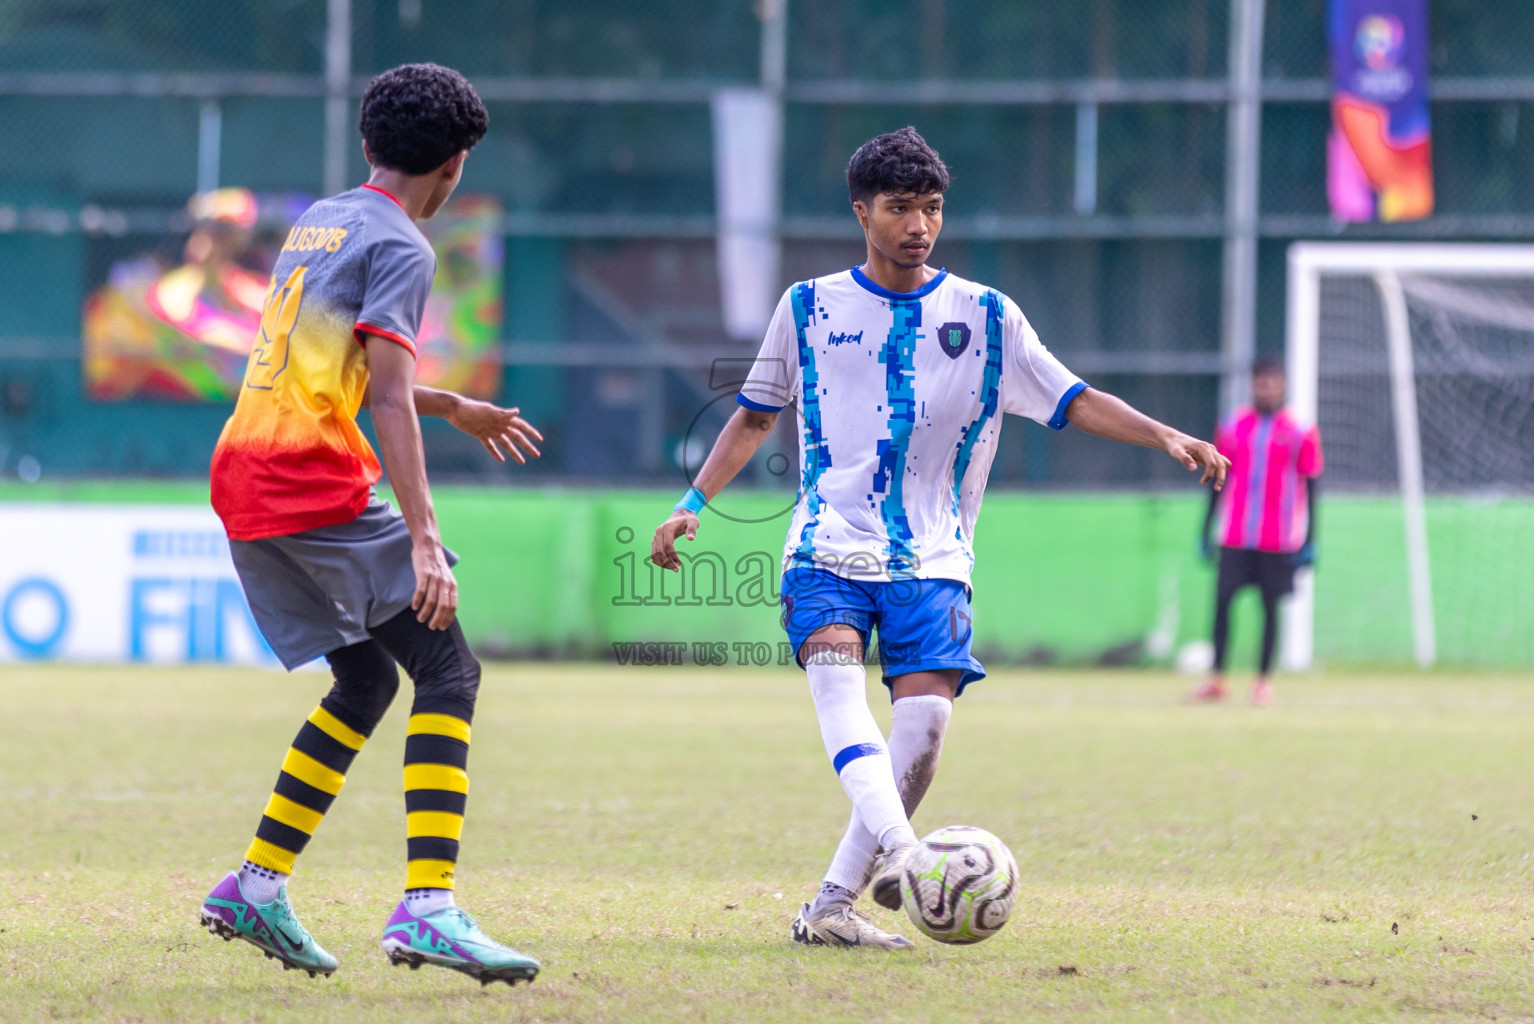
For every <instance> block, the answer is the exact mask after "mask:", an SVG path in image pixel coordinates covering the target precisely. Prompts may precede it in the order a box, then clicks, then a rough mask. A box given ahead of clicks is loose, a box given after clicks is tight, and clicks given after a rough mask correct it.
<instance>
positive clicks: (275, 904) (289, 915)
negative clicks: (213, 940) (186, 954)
mask: <svg viewBox="0 0 1534 1024" xmlns="http://www.w3.org/2000/svg"><path fill="white" fill-rule="evenodd" d="M201 916H202V923H203V926H204V927H206V928H207V929H208V931H209V932H211V933H213V934H214V935H217V936H219V937H221V938H222V939H223V940H224V941H225V942H228V941H229V940H230V939H236V938H238V939H244V940H245V941H246V942H248V943H250V944H251V945H252V946H255V947H256V948H257V949H259V950H261V952H263V953H265V954H266V956H267V959H269V960H280V961H282V969H283V970H285V971H308V972H309V977H311V978H312V977H314V976H315V975H316V974H323V975H324V976H325V977H327V978H328V977H330V975H331V973H332V972H334V971H335V969H336V967H337V966H338V964H337V963H336V958H335V957H333V956H331V955H330V954H329V953H327V952H325V948H324V947H323V946H321V945H320V944H319V943H318V942H316V941H314V936H313V935H310V934H309V930H308V929H307V928H305V927H304V926H303V925H302V924H300V923H299V921H298V918H297V916H295V915H294V913H293V904H292V903H290V902H288V887H287V886H285V885H284V886H283V887H282V888H281V889H279V890H278V891H277V898H276V899H275V900H272V902H270V903H253V902H251V901H250V900H248V899H246V898H245V893H244V890H242V889H241V888H240V876H239V875H238V874H236V873H235V872H233V871H231V872H229V874H228V876H227V877H226V878H225V879H224V880H223V881H222V882H220V883H218V885H217V886H216V887H215V888H214V890H213V891H212V892H210V893H208V897H207V899H205V900H203V901H202V914H201Z"/></svg>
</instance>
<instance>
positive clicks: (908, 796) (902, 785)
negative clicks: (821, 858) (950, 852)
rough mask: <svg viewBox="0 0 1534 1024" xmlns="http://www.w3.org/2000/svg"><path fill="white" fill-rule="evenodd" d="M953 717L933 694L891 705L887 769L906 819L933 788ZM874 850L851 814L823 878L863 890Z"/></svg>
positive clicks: (876, 845) (948, 707)
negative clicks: (933, 779) (898, 794)
mask: <svg viewBox="0 0 1534 1024" xmlns="http://www.w3.org/2000/svg"><path fill="white" fill-rule="evenodd" d="M952 715H953V701H951V700H949V699H948V698H947V697H940V696H938V695H936V694H924V695H922V696H919V697H902V698H900V699H899V700H897V701H895V706H894V708H893V709H892V716H891V717H892V720H891V722H890V745H889V750H890V767H891V769H892V771H893V773H894V777H895V778H896V779H897V780H899V781H898V783H897V785H898V787H899V790H900V800H901V803H902V804H903V805H904V807H905V812H906V815H907V817H909V816H910V815H913V814H915V813H916V808H917V807H918V806H920V804H921V800H922V797H924V796H926V795H927V787H928V786H930V785H931V784H932V776H933V775H934V774H935V772H936V770H937V760H938V756H939V755H940V754H941V753H942V751H943V737H944V736H945V735H946V734H947V732H948V719H949V718H950V717H951V716H952ZM878 852H879V842H878V840H876V839H875V838H874V837H873V834H872V833H870V832H869V831H868V829H867V828H865V827H864V826H863V822H862V819H860V818H859V817H858V814H857V811H856V810H854V811H853V812H852V820H851V821H849V822H848V823H847V831H846V833H845V834H844V835H843V836H842V841H841V843H840V844H839V845H838V846H837V847H836V855H835V856H834V857H832V858H831V866H830V867H829V868H827V869H826V877H825V880H826V881H827V882H829V883H831V884H832V885H835V886H838V887H840V888H843V889H851V890H852V891H853V892H857V893H860V892H862V891H863V889H864V888H865V887H866V886H867V885H868V882H869V876H870V875H871V874H873V867H874V857H875V856H876V855H877V854H878Z"/></svg>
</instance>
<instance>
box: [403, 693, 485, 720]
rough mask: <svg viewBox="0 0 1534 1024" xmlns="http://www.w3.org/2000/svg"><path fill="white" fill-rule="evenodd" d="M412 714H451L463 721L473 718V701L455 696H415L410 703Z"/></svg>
mask: <svg viewBox="0 0 1534 1024" xmlns="http://www.w3.org/2000/svg"><path fill="white" fill-rule="evenodd" d="M410 713H411V714H412V715H452V716H453V717H454V718H461V719H463V720H464V721H465V722H472V721H473V720H474V702H473V701H468V700H461V699H459V698H456V697H421V696H417V697H416V699H415V700H414V701H413V702H412V703H411V705H410Z"/></svg>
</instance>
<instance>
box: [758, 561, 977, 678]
mask: <svg viewBox="0 0 1534 1024" xmlns="http://www.w3.org/2000/svg"><path fill="white" fill-rule="evenodd" d="M781 604H782V609H783V628H784V630H785V631H787V633H788V639H789V641H790V642H791V643H792V644H793V647H794V658H795V660H798V657H799V649H800V648H801V647H803V646H804V642H805V641H806V640H808V639H809V638H810V635H811V634H812V633H814V632H815V631H816V630H818V629H822V628H824V627H825V626H829V625H845V626H851V627H852V628H853V629H856V630H857V631H858V632H859V633H860V634H862V637H863V645H864V649H865V650H864V653H865V655H866V649H867V644H868V640H869V634H870V632H871V631H872V630H874V629H877V630H878V633H879V661H880V664H881V665H882V666H883V670H884V685H885V686H890V685H891V683H892V681H893V680H894V679H895V677H896V676H903V675H907V674H908V673H911V672H930V671H935V670H938V669H958V670H959V671H960V673H961V675H960V677H959V692H960V693H963V692H964V688H965V687H966V686H968V685H969V684H970V683H972V682H974V681H975V680H976V679H984V678H985V666H984V665H981V664H980V662H978V661H977V660H975V656H974V655H973V654H972V653H970V643H971V641H972V639H973V638H974V629H973V628H972V626H971V623H972V622H973V618H972V615H971V612H970V606H969V588H968V587H966V586H965V585H964V584H962V583H960V582H959V581H957V580H914V579H913V580H849V579H844V578H842V577H841V576H838V575H836V574H835V573H833V572H828V571H826V570H825V569H790V570H788V572H786V573H784V574H783V596H782V598H781ZM800 664H801V665H802V664H803V663H802V662H801V663H800Z"/></svg>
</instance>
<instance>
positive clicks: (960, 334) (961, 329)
mask: <svg viewBox="0 0 1534 1024" xmlns="http://www.w3.org/2000/svg"><path fill="white" fill-rule="evenodd" d="M937 340H938V343H939V344H940V345H942V346H943V354H944V355H945V356H947V357H948V358H949V359H957V358H959V356H961V355H963V353H964V350H965V349H967V348H969V324H962V323H948V324H944V325H943V326H941V327H939V328H938V329H937Z"/></svg>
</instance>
